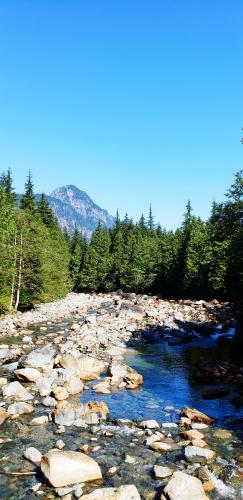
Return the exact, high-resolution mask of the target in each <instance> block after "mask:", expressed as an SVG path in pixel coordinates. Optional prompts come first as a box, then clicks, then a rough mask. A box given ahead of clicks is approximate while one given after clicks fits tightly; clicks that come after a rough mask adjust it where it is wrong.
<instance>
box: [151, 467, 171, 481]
mask: <svg viewBox="0 0 243 500" xmlns="http://www.w3.org/2000/svg"><path fill="white" fill-rule="evenodd" d="M172 474H173V470H172V469H170V468H169V467H163V465H155V466H154V476H155V479H165V478H166V477H170V476H172Z"/></svg>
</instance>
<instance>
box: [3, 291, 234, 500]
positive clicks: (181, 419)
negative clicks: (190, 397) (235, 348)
mask: <svg viewBox="0 0 243 500" xmlns="http://www.w3.org/2000/svg"><path fill="white" fill-rule="evenodd" d="M36 323H38V325H36ZM233 327H234V313H233V306H232V305H231V304H228V303H224V304H220V303H218V302H216V301H213V302H210V303H207V302H204V301H179V302H176V301H164V300H161V299H159V298H156V297H147V296H136V295H134V294H129V295H119V294H99V295H85V294H80V295H77V294H69V295H68V296H67V298H66V299H63V300H61V301H58V302H57V303H53V304H44V305H41V306H38V308H36V309H35V310H34V311H29V312H26V313H23V314H18V315H16V316H15V315H11V316H7V317H5V318H2V319H1V322H0V331H1V347H0V362H1V369H0V372H1V373H0V376H1V378H0V384H1V387H2V393H3V397H2V401H1V407H0V417H1V428H0V430H1V432H0V447H1V450H0V461H1V464H2V468H1V470H0V472H2V473H4V474H0V491H1V494H0V496H1V498H9V497H10V496H11V497H12V498H13V499H16V500H17V499H18V500H20V499H25V498H27V497H28V498H30V499H32V498H36V497H37V496H42V497H43V498H50V499H52V498H55V497H57V496H59V497H60V496H62V497H63V498H64V499H65V500H71V499H74V498H84V499H85V500H86V495H89V494H91V496H88V497H87V500H88V499H89V500H97V499H102V500H106V499H108V498H110V497H111V495H113V497H112V498H114V499H119V500H121V499H124V500H125V499H126V500H129V499H139V498H142V499H143V500H150V499H151V500H152V499H158V498H163V497H161V495H165V498H168V499H172V500H176V498H177V497H176V493H175V491H176V483H177V484H178V481H179V483H180V484H181V482H182V481H183V482H185V491H186V494H187V497H185V498H186V499H187V500H190V498H192V497H190V494H191V491H192V490H193V489H194V491H195V492H196V493H195V494H196V495H201V496H197V497H195V495H194V498H202V499H203V498H206V497H207V498H211V499H218V498H222V496H224V497H225V498H239V499H240V498H241V496H240V495H241V488H242V453H241V442H240V440H239V438H238V437H237V434H235V432H234V430H231V429H228V430H226V429H224V428H222V426H219V425H218V423H217V421H215V422H213V421H212V420H211V419H210V418H208V417H207V416H206V415H205V414H197V413H195V412H194V413H192V412H191V413H190V409H189V410H188V409H187V410H185V409H184V410H182V407H179V408H178V407H173V406H169V405H164V409H163V412H164V414H163V418H157V420H156V421H155V422H154V420H155V418H154V414H153V405H150V407H149V408H148V411H149V413H148V417H149V418H148V419H147V420H146V421H145V422H143V421H142V419H141V418H139V415H138V416H137V418H134V419H132V420H131V419H127V418H124V417H126V416H125V415H122V416H123V418H122V419H121V418H119V401H120V395H122V394H125V393H127V394H133V395H134V398H136V394H137V395H139V394H140V393H141V392H142V391H143V385H144V378H143V376H142V374H141V373H140V370H139V367H137V366H136V367H135V368H136V369H135V368H134V365H133V363H132V358H131V363H130V360H129V364H130V365H131V366H133V368H131V366H130V367H129V365H128V364H126V363H124V356H126V359H127V353H128V352H129V348H132V350H133V348H134V347H136V348H138V347H139V346H141V345H143V346H146V344H147V343H148V344H150V343H151V342H153V343H155V344H154V345H155V346H156V342H166V344H168V345H170V348H171V349H173V348H174V349H178V348H180V346H182V347H183V346H184V345H185V344H187V343H189V344H190V342H192V343H193V342H194V341H197V339H199V338H201V337H203V338H205V339H207V338H209V337H210V336H212V334H213V335H217V336H219V337H220V339H224V341H228V340H227V337H230V335H231V334H232V330H230V329H232V328H233ZM144 348H145V347H144ZM157 369H158V370H159V369H160V367H159V366H158V367H157ZM171 371H172V373H173V366H171ZM144 373H146V372H144ZM228 375H229V374H228ZM239 375H240V372H239V373H237V377H238V376H239ZM214 376H215V375H214ZM234 376H235V377H236V374H235V375H234ZM224 377H226V374H225V373H224ZM230 383H232V377H231V382H230ZM151 390H152V387H151ZM175 390H176V387H175ZM89 396H90V397H89ZM185 397H186V395H185ZM109 398H114V401H117V416H116V418H114V414H113V411H112V410H111V412H110V408H109V404H107V402H106V401H108V400H109ZM139 404H141V405H143V400H141V403H139ZM124 408H125V409H126V407H124ZM127 413H128V412H127ZM195 415H196V416H195ZM50 450H53V451H52V452H51V454H48V455H46V454H47V453H48V452H49V451H50ZM55 450H57V451H55ZM64 450H65V451H67V453H64ZM74 451H75V452H78V453H77V455H70V452H74ZM80 451H81V452H82V454H81V453H80ZM55 453H58V457H57V456H56V455H55ZM88 457H90V459H93V462H92V460H91V461H90V462H89V460H88ZM69 460H71V461H72V463H73V460H74V461H77V463H76V462H75V463H76V466H75V470H76V471H77V476H76V477H74V476H71V478H70V476H69V475H68V474H69V472H68V471H69V463H70V462H69ZM57 461H59V465H58V463H57ZM85 461H86V462H85ZM85 463H86V465H87V464H88V465H87V467H90V469H89V474H88V476H86V477H84V476H83V475H82V473H83V472H82V471H83V470H84V467H86V465H84V464H85ZM44 464H45V465H44ZM60 464H61V465H60ZM59 466H60V467H61V470H62V471H63V472H62V474H61V479H60V476H59V477H57V476H58V470H59ZM40 468H41V469H42V475H41V474H40V472H39V471H40ZM165 469H166V470H165ZM50 470H52V473H51V476H50ZM16 471H18V472H19V471H20V472H24V473H30V472H33V474H34V475H33V476H30V477H29V478H28V477H27V476H25V475H24V476H8V475H7V474H8V473H11V472H16ZM78 471H79V472H78ZM178 472H180V473H182V474H183V475H182V476H180V474H179V476H178ZM185 475H186V477H185ZM90 481H91V482H90ZM171 481H172V483H171ZM50 483H51V484H52V486H50ZM80 483H81V485H80ZM126 485H133V486H132V487H131V486H129V489H128V488H125V489H124V487H125V486H126ZM121 487H122V488H123V489H121ZM104 488H106V490H104ZM107 488H116V490H115V491H114V490H111V489H109V491H108V490H107ZM117 489H118V490H117ZM96 490H99V491H98V492H97V491H96ZM100 490H101V491H100ZM94 491H96V492H95V493H92V492H94ZM109 495H110V496H109ZM122 495H123V496H122Z"/></svg>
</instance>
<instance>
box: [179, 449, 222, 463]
mask: <svg viewBox="0 0 243 500" xmlns="http://www.w3.org/2000/svg"><path fill="white" fill-rule="evenodd" d="M185 457H186V459H187V460H188V461H189V462H198V463H202V464H205V463H209V462H212V461H213V460H215V458H216V453H215V451H213V450H210V449H208V448H199V447H197V446H186V448H185Z"/></svg>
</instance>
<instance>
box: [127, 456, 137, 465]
mask: <svg viewBox="0 0 243 500" xmlns="http://www.w3.org/2000/svg"><path fill="white" fill-rule="evenodd" d="M135 463H136V458H135V457H131V455H126V456H125V464H135Z"/></svg>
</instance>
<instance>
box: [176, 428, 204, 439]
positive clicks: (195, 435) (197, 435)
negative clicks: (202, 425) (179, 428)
mask: <svg viewBox="0 0 243 500" xmlns="http://www.w3.org/2000/svg"><path fill="white" fill-rule="evenodd" d="M181 434H182V435H183V436H184V437H185V438H186V439H189V441H193V440H194V439H204V438H205V436H204V434H202V432H199V431H198V430H197V429H191V430H189V431H184V432H182V433H181Z"/></svg>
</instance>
